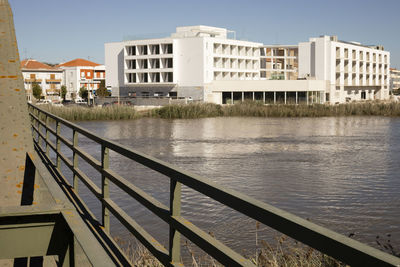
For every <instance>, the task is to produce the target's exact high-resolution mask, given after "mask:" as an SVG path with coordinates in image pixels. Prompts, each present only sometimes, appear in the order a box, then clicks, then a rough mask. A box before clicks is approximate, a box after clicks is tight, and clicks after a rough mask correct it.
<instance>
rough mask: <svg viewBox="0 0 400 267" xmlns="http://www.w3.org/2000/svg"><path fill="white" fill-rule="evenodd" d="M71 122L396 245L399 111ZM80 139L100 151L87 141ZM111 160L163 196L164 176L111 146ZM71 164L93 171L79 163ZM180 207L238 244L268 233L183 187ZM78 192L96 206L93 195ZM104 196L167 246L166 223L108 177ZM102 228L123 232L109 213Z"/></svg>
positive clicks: (345, 230)
mask: <svg viewBox="0 0 400 267" xmlns="http://www.w3.org/2000/svg"><path fill="white" fill-rule="evenodd" d="M79 125H81V126H83V127H85V128H87V129H89V130H91V131H93V132H95V133H97V134H98V135H100V136H103V137H105V138H108V139H111V140H114V141H116V142H118V143H121V144H123V145H125V146H128V147H131V148H133V149H136V150H138V151H141V152H143V153H146V154H148V155H151V156H154V157H156V158H159V159H162V160H164V161H166V162H169V163H172V164H175V165H177V166H179V167H181V168H183V169H185V170H189V171H191V172H193V173H196V174H199V175H202V176H204V177H207V178H209V179H211V180H212V181H215V182H217V183H219V184H221V185H223V186H226V187H227V188H231V189H235V190H237V191H239V192H242V193H245V194H247V195H249V196H252V197H254V198H256V199H258V200H261V201H264V202H266V203H269V204H272V205H274V206H276V207H278V208H281V209H283V210H286V211H289V212H291V213H294V214H296V215H298V216H300V217H302V218H307V219H309V220H311V221H313V222H315V223H317V224H320V225H322V226H324V227H327V228H329V229H331V230H334V231H337V232H339V233H342V234H344V235H349V234H352V235H354V236H353V238H355V239H357V240H360V241H362V242H365V243H368V244H370V245H372V246H374V247H378V245H377V243H376V237H377V236H378V235H379V240H380V241H383V240H386V242H387V239H388V236H387V235H388V234H389V235H390V239H391V244H392V245H394V246H395V248H396V247H397V250H398V251H400V249H399V245H400V119H397V118H385V117H336V118H335V117H334V118H206V119H194V120H162V119H139V120H130V121H104V122H103V121H93V122H80V123H79ZM82 140H83V139H80V146H82V147H83V148H84V149H85V150H87V151H88V152H90V153H93V154H95V155H96V157H97V158H99V157H100V149H99V147H98V146H96V145H95V144H94V143H92V142H89V141H86V140H83V141H82ZM110 161H111V163H110V164H111V168H112V169H114V170H115V171H117V172H118V173H119V174H121V175H122V176H124V177H125V178H126V179H128V180H129V181H131V182H132V183H134V184H135V185H136V186H138V187H139V188H141V189H142V190H144V191H145V192H147V193H149V194H151V195H152V196H154V197H155V198H157V199H158V200H159V201H161V202H162V203H164V204H166V205H168V203H169V193H168V192H169V182H168V181H169V180H168V179H167V178H166V177H164V176H162V175H159V174H157V173H155V172H153V171H150V170H148V169H147V168H144V167H142V166H139V165H138V164H134V163H132V162H131V161H130V160H127V159H126V158H123V157H121V156H118V155H116V154H115V153H111V159H110ZM80 167H81V168H82V169H83V170H85V171H86V172H88V173H89V175H90V176H92V177H94V180H95V182H96V183H97V184H98V185H100V178H99V176H96V175H95V174H94V173H95V172H94V171H93V170H92V169H90V168H89V167H88V166H87V165H85V164H81V165H80ZM182 190H183V193H182V205H183V207H182V214H183V216H184V217H185V218H187V219H189V220H191V221H192V222H193V223H194V224H196V225H197V226H199V227H201V228H202V229H203V230H205V231H207V232H212V234H214V235H215V236H216V237H217V238H218V239H219V240H221V241H222V242H224V243H225V244H227V245H229V246H230V247H232V248H233V249H235V250H236V251H238V252H243V250H244V249H248V250H251V249H253V248H254V244H255V235H256V232H257V236H258V239H271V236H274V235H276V233H275V232H273V231H270V230H269V228H268V227H265V226H261V227H260V228H259V229H257V231H256V223H255V222H254V221H253V220H251V219H248V218H247V217H245V216H242V215H241V214H238V213H237V212H235V211H233V210H231V209H229V208H226V207H223V206H222V205H220V204H219V203H217V202H215V201H211V200H210V199H209V198H207V197H204V196H202V195H200V194H198V193H196V192H194V191H192V190H191V189H188V188H186V187H183V189H182ZM81 194H82V196H83V198H84V200H85V201H86V202H87V203H88V205H89V207H91V208H92V209H93V210H94V213H95V214H96V215H97V216H100V206H99V204H98V202H97V201H96V200H95V199H94V197H92V196H91V194H90V193H89V192H88V191H87V190H85V189H84V188H83V186H82V189H81ZM111 198H112V199H113V200H114V201H115V202H116V203H118V205H120V206H121V207H122V208H123V209H124V210H125V211H127V212H128V213H129V214H130V215H131V216H132V217H133V218H134V219H135V220H136V221H137V222H138V223H140V224H142V225H143V226H144V228H145V229H146V230H147V231H149V232H150V233H151V234H152V235H154V236H155V237H156V238H157V239H158V240H159V241H160V242H161V243H162V244H164V245H166V246H168V244H167V237H168V234H167V233H168V226H167V224H165V223H164V222H162V221H161V220H159V219H157V218H156V217H155V216H154V215H152V213H150V212H148V211H146V209H145V208H143V207H142V206H141V205H140V204H138V203H137V202H136V201H134V200H132V198H130V197H129V196H128V195H126V194H124V193H122V192H120V191H119V190H118V189H116V188H115V187H112V188H111ZM112 233H113V235H117V236H123V237H124V236H126V231H125V230H124V228H123V227H122V226H121V225H119V224H118V223H116V222H115V220H113V223H112Z"/></svg>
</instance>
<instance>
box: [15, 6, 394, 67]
mask: <svg viewBox="0 0 400 267" xmlns="http://www.w3.org/2000/svg"><path fill="white" fill-rule="evenodd" d="M9 2H10V4H11V7H12V9H13V12H14V22H15V27H16V32H17V39H18V45H19V50H20V54H21V58H25V57H30V58H35V59H37V60H40V61H46V62H51V63H58V62H62V61H68V60H72V59H75V58H86V59H87V58H90V60H93V61H95V62H98V63H104V43H105V42H116V41H121V40H123V38H124V37H127V36H148V34H154V35H155V36H156V35H160V34H164V35H165V36H168V35H169V34H170V33H172V32H174V31H175V27H177V26H189V25H200V24H201V25H208V26H216V27H224V28H228V29H230V30H234V31H236V36H237V39H245V40H250V41H257V42H262V43H264V44H277V43H279V44H297V43H298V42H301V41H307V40H308V38H309V37H315V36H319V35H323V34H326V35H338V38H339V39H340V40H345V41H358V42H361V43H363V44H382V45H384V47H385V49H386V50H388V51H390V52H391V66H392V67H397V68H400V30H399V29H400V28H399V27H400V0H380V1H376V0H351V1H348V0H335V1H327V0H314V1H312V0H307V1H302V0H292V1H283V0H280V1H277V0H274V1H269V0H241V1H236V0H213V1H211V0H202V1H200V0H198V1H191V0H179V1H178V0H163V1H155V0H146V1H134V0H68V1H64V0H9Z"/></svg>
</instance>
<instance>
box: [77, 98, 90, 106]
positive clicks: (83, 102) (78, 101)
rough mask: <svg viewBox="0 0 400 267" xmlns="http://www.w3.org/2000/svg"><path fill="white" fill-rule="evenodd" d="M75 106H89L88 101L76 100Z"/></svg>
mask: <svg viewBox="0 0 400 267" xmlns="http://www.w3.org/2000/svg"><path fill="white" fill-rule="evenodd" d="M75 104H78V105H87V101H85V100H83V99H75Z"/></svg>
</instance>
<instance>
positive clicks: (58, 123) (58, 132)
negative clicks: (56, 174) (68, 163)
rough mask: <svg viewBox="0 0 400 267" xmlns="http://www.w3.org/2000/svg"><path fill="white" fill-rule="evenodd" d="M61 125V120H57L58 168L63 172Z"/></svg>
mask: <svg viewBox="0 0 400 267" xmlns="http://www.w3.org/2000/svg"><path fill="white" fill-rule="evenodd" d="M60 133H61V125H60V122H59V121H56V134H57V136H56V152H57V160H56V161H57V163H56V164H57V170H58V171H60V172H61V157H60V155H59V153H60V152H61V141H60V137H59V136H60Z"/></svg>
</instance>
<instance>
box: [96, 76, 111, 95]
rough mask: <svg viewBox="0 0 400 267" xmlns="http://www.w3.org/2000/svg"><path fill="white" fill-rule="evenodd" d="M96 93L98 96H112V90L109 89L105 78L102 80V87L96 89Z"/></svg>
mask: <svg viewBox="0 0 400 267" xmlns="http://www.w3.org/2000/svg"><path fill="white" fill-rule="evenodd" d="M96 95H97V96H98V97H106V96H110V92H108V91H107V88H106V83H105V81H104V80H103V81H101V82H100V87H99V89H97V90H96Z"/></svg>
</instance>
